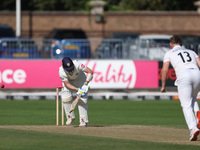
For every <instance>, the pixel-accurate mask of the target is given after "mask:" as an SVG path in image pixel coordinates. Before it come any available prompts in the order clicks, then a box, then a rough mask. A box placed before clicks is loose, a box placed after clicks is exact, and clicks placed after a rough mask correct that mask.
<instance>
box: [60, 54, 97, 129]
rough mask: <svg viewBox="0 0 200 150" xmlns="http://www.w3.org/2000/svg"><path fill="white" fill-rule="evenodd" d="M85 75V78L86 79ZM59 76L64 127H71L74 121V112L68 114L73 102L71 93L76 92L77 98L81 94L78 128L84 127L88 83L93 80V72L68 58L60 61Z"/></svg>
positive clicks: (86, 116) (86, 122)
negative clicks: (61, 85)
mask: <svg viewBox="0 0 200 150" xmlns="http://www.w3.org/2000/svg"><path fill="white" fill-rule="evenodd" d="M86 74H87V77H86ZM59 76H60V78H61V80H62V84H63V91H62V92H61V98H62V102H63V106H64V110H65V114H66V118H67V121H66V125H71V124H72V122H73V121H74V120H75V113H74V111H72V112H70V107H71V104H72V102H73V98H72V93H73V92H76V94H77V96H78V95H79V94H81V97H80V99H79V101H78V104H77V105H78V111H79V121H80V124H79V126H80V127H86V126H87V124H88V122H89V120H88V97H87V93H88V89H89V86H88V83H89V82H90V81H91V80H92V78H93V71H92V70H91V69H90V68H89V67H87V66H85V65H84V64H82V63H81V62H79V61H78V60H72V59H71V58H69V57H65V58H63V59H62V66H60V67H59Z"/></svg>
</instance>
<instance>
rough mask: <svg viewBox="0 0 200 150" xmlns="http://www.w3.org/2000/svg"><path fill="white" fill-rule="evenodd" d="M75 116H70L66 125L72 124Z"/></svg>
mask: <svg viewBox="0 0 200 150" xmlns="http://www.w3.org/2000/svg"><path fill="white" fill-rule="evenodd" d="M74 120H75V118H68V119H67V121H66V125H67V126H69V125H71V124H72V122H74Z"/></svg>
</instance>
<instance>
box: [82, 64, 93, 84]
mask: <svg viewBox="0 0 200 150" xmlns="http://www.w3.org/2000/svg"><path fill="white" fill-rule="evenodd" d="M84 72H85V73H87V78H86V81H85V82H86V83H89V82H90V81H91V80H92V78H93V71H92V70H91V69H90V68H89V67H86V68H85V70H84Z"/></svg>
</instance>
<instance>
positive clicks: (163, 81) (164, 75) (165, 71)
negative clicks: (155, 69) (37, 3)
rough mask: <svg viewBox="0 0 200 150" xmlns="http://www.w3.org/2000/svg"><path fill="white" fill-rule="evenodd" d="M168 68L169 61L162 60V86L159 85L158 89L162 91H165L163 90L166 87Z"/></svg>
mask: <svg viewBox="0 0 200 150" xmlns="http://www.w3.org/2000/svg"><path fill="white" fill-rule="evenodd" d="M168 69H169V62H164V63H163V67H162V70H161V81H162V87H161V89H160V91H161V92H162V93H164V92H166V91H165V87H166V80H167V73H168Z"/></svg>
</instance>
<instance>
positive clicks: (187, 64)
mask: <svg viewBox="0 0 200 150" xmlns="http://www.w3.org/2000/svg"><path fill="white" fill-rule="evenodd" d="M197 57H198V56H197V54H196V53H195V52H194V51H192V50H189V49H185V48H183V47H181V46H175V47H174V48H173V49H171V50H169V51H168V52H167V53H166V54H165V56H164V60H163V63H165V62H170V63H171V65H172V66H173V68H174V70H175V72H176V76H177V78H178V77H179V76H180V74H181V72H183V71H184V70H185V69H189V68H194V69H199V68H198V65H197V61H196V58H197Z"/></svg>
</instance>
